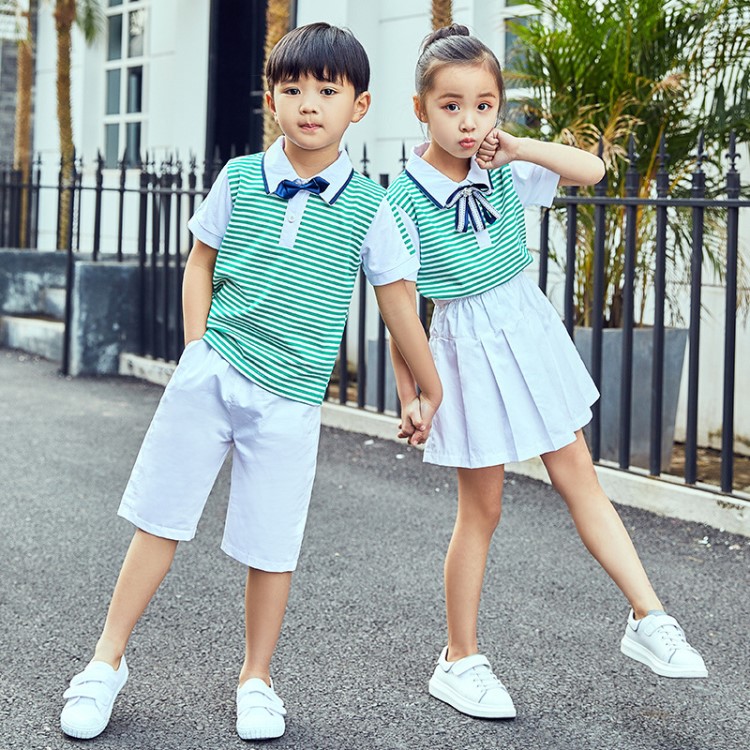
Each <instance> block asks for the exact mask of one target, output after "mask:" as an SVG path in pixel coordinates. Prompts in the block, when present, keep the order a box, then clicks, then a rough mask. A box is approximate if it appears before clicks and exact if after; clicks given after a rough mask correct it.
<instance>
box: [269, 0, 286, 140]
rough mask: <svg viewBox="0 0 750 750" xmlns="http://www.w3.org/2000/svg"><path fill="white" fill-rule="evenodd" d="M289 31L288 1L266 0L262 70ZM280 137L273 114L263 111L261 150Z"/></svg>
mask: <svg viewBox="0 0 750 750" xmlns="http://www.w3.org/2000/svg"><path fill="white" fill-rule="evenodd" d="M287 31H289V0H268V5H267V6H266V44H265V55H264V58H263V59H264V63H263V65H264V68H265V64H266V63H267V62H268V56H269V55H270V54H271V50H272V49H273V48H274V45H275V44H276V42H278V41H279V39H281V37H282V36H284V34H286V33H287ZM279 135H281V131H280V130H279V126H278V125H277V123H276V120H275V119H274V116H273V113H272V112H271V110H270V109H268V107H266V108H265V109H264V110H263V148H264V149H267V148H268V147H269V146H270V145H271V144H272V143H273V142H274V141H275V140H276V139H277V138H278V137H279Z"/></svg>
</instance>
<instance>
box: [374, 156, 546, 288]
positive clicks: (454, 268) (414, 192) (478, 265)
mask: <svg viewBox="0 0 750 750" xmlns="http://www.w3.org/2000/svg"><path fill="white" fill-rule="evenodd" d="M423 151H424V148H422V152H423ZM537 169H541V168H537ZM543 172H545V173H546V175H543V177H544V178H545V179H546V180H547V182H548V183H549V184H550V185H551V186H552V189H551V190H549V185H545V188H546V192H547V193H549V200H550V201H551V199H552V197H553V196H554V189H555V186H556V184H557V177H556V176H554V175H553V174H552V173H551V172H549V171H548V170H543ZM547 175H550V176H551V178H547ZM467 180H468V183H474V184H481V183H483V184H484V185H486V186H487V187H488V188H489V190H488V191H486V192H485V193H484V195H485V197H486V199H487V200H488V202H489V203H490V204H491V205H492V206H493V208H494V209H495V210H496V211H497V212H498V213H499V218H497V219H496V220H495V221H494V222H493V223H491V224H490V223H487V225H486V229H485V231H482V232H479V233H477V232H475V231H473V230H472V229H469V231H466V232H459V231H457V230H456V210H457V209H456V207H455V206H451V207H448V206H446V205H445V204H446V200H447V198H448V196H449V195H450V193H452V192H453V191H454V190H456V189H457V188H458V187H459V186H462V185H464V184H465V183H463V182H462V183H455V182H453V181H452V180H450V179H449V178H447V177H446V176H445V175H443V174H441V173H440V172H438V170H436V169H435V168H434V167H433V166H432V165H430V164H428V163H427V162H425V161H424V160H423V159H422V158H421V156H420V155H419V153H418V150H415V153H414V154H412V156H411V158H410V159H409V162H408V163H407V165H406V169H405V170H404V172H402V173H401V174H400V175H399V176H398V178H396V180H394V182H393V183H392V184H391V186H390V187H389V188H388V199H389V201H390V202H391V203H392V204H393V205H394V206H397V207H399V208H400V209H402V210H403V211H404V213H405V214H406V215H407V217H408V218H409V219H410V220H411V222H412V223H413V226H414V230H415V232H416V234H417V235H418V242H419V255H420V267H419V273H418V275H417V277H416V280H417V288H418V289H419V291H420V293H421V294H423V295H425V296H426V297H430V298H432V299H457V298H459V297H468V296H470V295H474V294H481V293H482V292H486V291H487V290H488V289H492V288H494V287H496V286H498V285H500V284H503V283H504V282H506V281H509V280H510V279H511V278H513V277H514V276H515V275H516V274H518V273H520V272H521V271H522V270H523V269H524V268H525V267H526V266H528V265H529V264H530V263H531V261H532V258H531V255H530V253H529V251H528V249H527V247H526V223H525V219H524V209H523V205H522V203H521V200H520V198H519V196H518V194H517V192H516V190H515V188H514V184H513V176H512V172H511V167H510V165H507V164H506V165H504V166H503V167H501V168H500V169H493V170H487V171H485V170H482V169H480V168H479V167H478V166H477V165H476V163H475V162H473V161H472V164H471V168H470V171H469V176H468V178H467ZM552 180H554V182H552ZM468 183H466V184H468ZM546 200H547V196H545V201H546Z"/></svg>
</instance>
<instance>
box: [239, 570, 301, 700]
mask: <svg viewBox="0 0 750 750" xmlns="http://www.w3.org/2000/svg"><path fill="white" fill-rule="evenodd" d="M291 585H292V573H291V571H290V572H287V573H269V572H267V571H265V570H258V569H256V568H248V570H247V582H246V584H245V661H244V663H243V664H242V669H241V670H240V685H242V684H243V683H244V682H246V681H247V680H249V679H251V678H253V677H257V678H259V679H261V680H263V682H265V683H266V685H270V684H271V657H272V656H273V652H274V651H275V649H276V643H277V642H278V640H279V634H280V632H281V623H282V622H283V620H284V612H285V611H286V605H287V601H288V599H289V589H290V587H291Z"/></svg>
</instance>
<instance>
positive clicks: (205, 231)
mask: <svg viewBox="0 0 750 750" xmlns="http://www.w3.org/2000/svg"><path fill="white" fill-rule="evenodd" d="M231 213H232V194H231V191H230V187H229V177H228V176H227V167H226V166H224V168H223V169H222V170H221V172H219V176H218V177H217V178H216V181H215V182H214V184H213V185H212V186H211V190H210V192H209V193H208V195H207V196H206V198H205V200H204V201H203V202H202V203H201V204H200V206H198V209H197V210H196V212H195V213H194V214H193V215H192V216H191V217H190V221H188V229H189V230H190V231H191V232H192V233H193V235H194V236H195V237H196V238H197V239H199V240H200V241H201V242H204V243H205V244H206V245H208V246H209V247H213V248H216V249H218V248H219V247H220V246H221V241H222V240H223V239H224V233H225V232H226V231H227V226H229V217H230V215H231Z"/></svg>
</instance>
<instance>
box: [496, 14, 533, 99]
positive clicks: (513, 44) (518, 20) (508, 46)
mask: <svg viewBox="0 0 750 750" xmlns="http://www.w3.org/2000/svg"><path fill="white" fill-rule="evenodd" d="M538 13H539V11H538V10H537V9H536V8H534V7H532V6H530V5H528V4H526V3H524V2H523V0H506V2H505V8H504V9H503V13H502V15H503V20H504V25H505V49H504V55H503V57H504V59H503V68H505V66H506V65H507V64H508V62H509V61H510V60H512V58H513V57H514V56H515V55H517V54H518V53H519V49H518V37H517V36H516V34H515V33H514V30H513V28H511V25H510V23H509V22H512V23H514V24H518V25H520V26H528V25H529V24H530V23H531V21H533V20H534V17H535V16H537V15H538ZM506 88H507V89H508V94H509V96H510V97H511V98H512V97H513V96H514V94H516V91H515V90H516V89H520V88H521V85H520V84H519V83H518V82H516V81H512V80H509V81H507V83H506Z"/></svg>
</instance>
